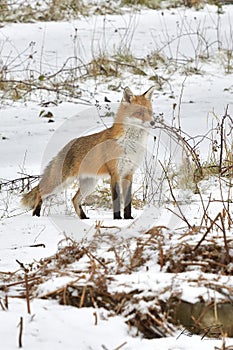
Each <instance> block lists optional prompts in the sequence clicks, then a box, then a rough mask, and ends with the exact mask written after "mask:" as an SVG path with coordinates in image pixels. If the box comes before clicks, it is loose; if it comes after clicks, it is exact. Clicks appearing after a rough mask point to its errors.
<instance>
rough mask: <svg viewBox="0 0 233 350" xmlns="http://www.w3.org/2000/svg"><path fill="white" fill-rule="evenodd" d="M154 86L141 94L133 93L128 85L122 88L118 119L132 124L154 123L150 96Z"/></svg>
mask: <svg viewBox="0 0 233 350" xmlns="http://www.w3.org/2000/svg"><path fill="white" fill-rule="evenodd" d="M154 89H155V87H154V86H152V87H151V88H150V89H149V90H147V91H146V92H145V93H144V94H142V95H134V94H133V92H132V91H131V90H130V88H129V87H126V88H125V89H124V93H123V98H122V101H121V105H120V108H119V111H118V120H119V121H120V122H123V123H129V124H132V125H135V124H136V125H144V126H146V125H148V126H149V125H154V120H153V112H152V104H151V98H152V95H153V92H154Z"/></svg>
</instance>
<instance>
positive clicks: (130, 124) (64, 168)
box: [22, 88, 154, 219]
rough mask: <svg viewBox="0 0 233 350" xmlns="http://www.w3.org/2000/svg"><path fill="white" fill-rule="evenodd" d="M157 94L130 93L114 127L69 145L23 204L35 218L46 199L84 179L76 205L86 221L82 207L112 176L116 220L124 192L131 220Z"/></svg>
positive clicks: (53, 161) (126, 95) (126, 93)
mask: <svg viewBox="0 0 233 350" xmlns="http://www.w3.org/2000/svg"><path fill="white" fill-rule="evenodd" d="M153 89H154V88H150V89H149V90H148V91H146V92H145V93H144V94H143V95H140V96H134V95H133V93H132V92H131V90H130V89H129V88H126V89H125V90H124V95H123V99H122V102H121V104H120V107H119V109H118V112H117V114H116V117H115V120H114V123H113V125H112V126H111V127H110V128H108V129H106V130H103V131H100V132H98V133H95V134H92V135H88V136H83V137H80V138H76V139H74V140H72V141H70V142H69V143H68V144H67V145H65V146H64V147H63V148H62V149H61V150H60V152H59V153H58V154H57V156H56V157H55V158H54V159H52V160H51V162H50V163H49V164H48V166H47V167H46V168H45V171H44V173H43V176H42V179H41V181H40V183H39V185H38V186H36V187H35V188H33V189H32V191H30V192H29V193H27V194H24V196H23V199H22V203H23V205H25V206H27V207H29V208H31V209H33V215H36V216H40V209H41V205H42V200H43V199H44V198H46V197H47V196H49V195H50V194H52V193H53V192H55V191H57V190H58V189H59V188H60V187H64V186H67V184H69V183H71V182H72V181H73V180H74V179H75V178H79V183H80V186H79V190H78V192H77V193H76V194H75V196H74V198H73V204H74V208H75V211H76V213H77V214H78V216H79V217H80V218H86V215H85V213H84V211H83V209H82V207H81V202H82V200H83V199H84V198H85V197H86V195H88V194H90V193H91V192H92V191H93V189H94V185H95V182H96V181H97V179H98V177H100V176H110V178H111V189H112V199H113V211H114V218H116V219H119V218H121V214H120V194H121V190H122V192H123V198H124V217H125V218H126V219H128V218H131V185H132V175H133V173H134V171H135V170H136V167H137V164H136V163H137V162H138V159H137V157H138V158H140V159H139V161H141V158H142V156H143V152H144V143H145V142H146V139H147V135H148V133H147V131H145V130H144V126H145V125H146V126H147V127H148V125H149V123H152V122H153V117H152V106H151V96H152V93H153ZM138 149H139V151H138ZM137 153H139V156H138V154H137ZM134 163H135V164H134ZM127 202H128V203H127Z"/></svg>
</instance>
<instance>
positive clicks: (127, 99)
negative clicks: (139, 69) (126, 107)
mask: <svg viewBox="0 0 233 350" xmlns="http://www.w3.org/2000/svg"><path fill="white" fill-rule="evenodd" d="M133 98H134V94H133V93H132V91H131V90H130V88H128V86H127V87H126V88H125V90H124V93H123V98H122V102H128V103H131V102H132V100H133Z"/></svg>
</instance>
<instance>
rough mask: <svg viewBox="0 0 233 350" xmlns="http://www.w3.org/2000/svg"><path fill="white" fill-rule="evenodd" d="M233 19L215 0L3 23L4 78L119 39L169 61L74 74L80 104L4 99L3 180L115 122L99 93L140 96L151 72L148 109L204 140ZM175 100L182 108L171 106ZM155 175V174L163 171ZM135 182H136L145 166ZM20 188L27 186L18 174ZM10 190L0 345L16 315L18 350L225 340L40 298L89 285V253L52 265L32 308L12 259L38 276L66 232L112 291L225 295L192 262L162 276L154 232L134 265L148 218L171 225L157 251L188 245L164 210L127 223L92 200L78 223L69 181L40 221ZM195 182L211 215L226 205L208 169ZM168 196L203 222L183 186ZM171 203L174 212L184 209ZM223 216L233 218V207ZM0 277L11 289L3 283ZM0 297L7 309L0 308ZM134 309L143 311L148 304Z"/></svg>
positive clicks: (5, 198) (204, 345) (221, 101)
mask: <svg viewBox="0 0 233 350" xmlns="http://www.w3.org/2000/svg"><path fill="white" fill-rule="evenodd" d="M232 20H233V6H231V5H229V6H223V13H222V14H217V9H216V7H215V6H206V7H205V8H204V9H202V10H199V11H194V10H193V9H185V8H177V9H171V10H164V11H153V10H145V9H144V10H142V11H140V12H136V13H133V12H130V11H126V13H125V15H107V16H91V17H85V18H83V19H79V20H72V21H69V22H68V21H67V22H51V23H38V22H37V23H30V24H29V23H28V24H22V23H14V24H5V25H4V26H3V27H2V28H1V29H0V46H1V50H0V58H1V60H0V62H1V65H2V67H4V66H7V69H8V73H7V77H8V79H9V77H11V75H12V79H25V78H26V75H27V74H28V72H30V71H31V72H32V73H33V74H37V75H38V77H39V76H41V75H42V74H44V75H46V74H47V75H49V74H53V72H55V71H57V70H59V69H60V68H61V67H62V66H63V64H64V62H66V60H67V59H68V58H69V57H74V56H75V57H79V59H80V61H81V62H85V63H87V62H89V61H90V60H91V59H93V57H95V56H98V55H99V53H100V52H101V53H103V52H104V53H105V52H106V53H107V54H109V55H110V54H113V53H114V52H116V51H118V52H119V50H120V49H121V50H122V48H124V47H127V48H128V49H130V51H131V52H132V53H133V55H135V56H136V57H137V58H145V57H146V56H147V55H150V54H151V53H152V52H153V51H156V52H159V53H160V54H161V55H163V57H166V59H167V64H166V65H162V64H161V65H158V68H157V69H155V68H153V67H151V68H149V70H147V76H144V75H133V74H132V73H129V72H126V73H125V74H124V76H123V77H120V78H111V79H108V80H107V81H104V80H103V79H102V78H100V77H97V78H95V79H94V78H89V79H86V80H83V81H80V87H81V89H82V91H83V95H82V97H81V98H80V100H76V101H74V100H71V101H68V100H67V101H63V102H62V103H58V104H57V105H54V104H53V103H52V101H51V100H53V97H51V95H50V93H49V92H46V93H45V92H39V93H37V94H34V95H33V94H32V97H31V99H30V98H28V97H27V98H26V99H25V100H23V99H22V100H21V101H18V102H16V101H14V102H10V101H9V100H5V99H4V100H3V101H2V106H1V109H0V180H1V182H2V183H3V184H5V182H6V180H13V179H18V178H20V177H23V176H24V174H30V175H39V174H41V172H42V170H43V168H44V166H45V165H46V164H47V162H48V161H49V160H50V159H51V157H53V156H54V155H56V153H57V151H58V150H59V149H60V148H61V147H62V146H63V145H64V144H65V143H66V142H68V141H69V140H70V139H72V138H74V137H77V136H78V135H83V134H86V133H91V132H95V131H97V130H99V129H102V128H104V127H105V126H104V125H105V124H111V122H112V119H111V117H110V118H109V117H103V118H100V116H99V111H98V109H97V108H96V106H94V104H95V103H96V100H98V101H99V103H100V105H101V106H105V105H104V98H105V97H107V98H108V99H109V100H110V101H111V102H112V103H113V104H112V105H111V108H113V110H115V109H116V105H115V104H114V103H118V102H119V101H120V99H121V96H122V87H125V86H127V85H128V86H130V87H131V88H132V90H133V91H135V93H141V92H144V91H145V90H146V89H147V88H148V87H150V86H151V85H153V84H154V83H153V81H150V80H149V79H148V77H149V76H154V75H156V74H157V75H158V76H159V77H160V78H161V79H162V77H163V79H165V83H164V84H163V89H162V90H159V89H157V90H156V92H155V96H154V98H153V108H154V113H155V115H156V116H157V115H159V114H161V113H162V114H163V117H164V119H165V121H166V123H167V124H169V125H171V124H172V125H175V126H179V125H180V126H181V128H182V130H183V131H185V132H187V133H188V134H189V135H191V136H193V137H195V136H198V137H199V139H201V135H205V134H206V132H207V131H208V130H209V129H210V128H211V127H212V124H213V125H216V124H217V122H218V118H219V120H220V119H221V117H222V116H223V115H224V113H225V111H226V108H227V106H228V114H231V113H232V107H233V106H232V105H233V103H232V101H233V100H232V93H233V82H232V72H233V68H232V67H233V58H232V57H230V56H229V55H230V54H232V50H233V44H232V27H231V23H232ZM76 29H77V30H76ZM228 51H229V55H228V56H227V55H226V52H228ZM208 55H209V56H210V58H209V57H208ZM29 56H30V57H31V58H30V59H29ZM227 57H228V59H229V61H227ZM147 69H148V68H147ZM227 70H229V72H228V73H226V71H227ZM119 81H120V88H119V89H116V91H111V90H110V89H109V85H110V83H111V84H112V85H113V84H114V85H116V86H117V85H119ZM157 88H158V86H157ZM50 98H51V100H50ZM45 101H46V102H48V101H50V103H47V105H46V106H44V105H42V102H45ZM174 104H176V106H178V107H176V108H175V107H174ZM105 108H108V107H103V109H104V110H105ZM42 111H43V113H44V111H45V112H48V111H49V112H51V113H52V114H53V117H52V118H50V119H52V122H51V120H49V119H48V118H46V117H42V116H41V112H42ZM159 130H160V129H155V130H151V138H150V143H149V147H150V149H149V150H148V153H149V154H151V153H152V155H155V154H156V155H157V151H158V157H159V160H160V161H161V162H163V161H165V160H164V158H163V153H164V154H165V153H166V151H167V148H166V147H167V142H168V139H167V137H166V135H165V134H164V135H163V131H162V132H161V134H160V131H159ZM154 135H156V136H157V140H158V139H159V140H160V141H161V145H160V148H159V147H158V146H156V149H155V150H153V146H152V144H153V136H154ZM229 137H230V136H229ZM199 139H198V140H199ZM172 147H175V146H174V145H172ZM199 152H200V159H201V161H202V162H204V161H206V160H207V159H208V156H209V152H210V150H209V142H202V143H201V144H200V150H199ZM172 156H173V157H174V159H173V160H174V163H179V162H180V161H181V158H182V148H180V147H178V148H177V149H175V151H174V149H173V154H172ZM158 164H159V162H158ZM156 174H160V173H159V171H158V173H156ZM160 175H161V174H160ZM158 176H159V175H158ZM138 179H139V181H140V179H141V177H140V172H139V174H138ZM25 181H26V180H25ZM18 184H19V186H21V185H22V183H21V182H20V181H19V183H18ZM18 184H17V183H16V187H17V186H18ZM13 185H14V184H13ZM10 186H11V184H9V185H8V186H6V185H2V190H1V192H0V200H1V203H0V302H1V303H0V325H1V326H0V348H1V349H4V350H5V349H6V350H11V349H16V348H17V347H18V336H19V327H18V324H19V321H20V317H23V336H22V341H23V348H25V349H33V350H34V349H37V348H38V349H41V348H43V349H45V350H47V349H65V348H68V349H71V350H72V349H80V350H87V349H93V350H98V349H108V350H110V349H124V350H132V349H134V350H136V349H140V350H141V349H148V350H150V349H153V350H154V349H161V350H168V349H169V350H191V349H197V348H198V349H200V350H202V349H205V350H206V349H207V350H208V349H210V350H212V349H214V348H215V347H216V348H221V346H222V340H221V339H220V340H218V339H209V338H208V337H206V339H205V338H204V339H201V337H200V336H197V335H192V336H190V334H189V336H188V335H187V334H182V335H181V336H179V335H180V333H181V332H182V330H183V328H182V327H180V328H179V329H176V330H175V331H174V334H173V336H169V337H167V338H161V339H145V338H143V337H142V335H140V334H139V335H136V332H135V329H131V328H130V327H129V326H128V325H127V323H126V317H124V316H123V315H112V314H111V313H110V312H109V311H107V310H105V309H104V308H97V307H95V308H94V307H90V308H86V307H85V308H75V307H71V306H64V305H63V306H61V305H59V303H58V301H55V300H43V299H40V297H41V296H43V295H45V294H47V293H50V292H52V291H55V290H56V289H58V288H60V287H64V286H65V285H67V283H71V282H72V281H74V280H77V278H81V282H80V283H81V285H83V284H85V283H88V281H89V282H90V280H91V271H90V261H89V260H88V259H87V257H83V258H81V259H80V260H78V261H77V262H76V263H73V264H72V265H71V267H70V269H69V268H68V270H67V269H65V268H64V271H63V274H64V276H63V277H61V276H59V274H58V273H57V272H56V273H54V275H53V274H51V275H47V276H44V279H42V282H41V285H40V286H39V287H35V288H34V289H33V297H34V298H33V300H32V301H31V314H30V315H29V314H28V313H27V306H26V301H25V300H24V299H20V298H19V295H20V293H21V292H22V289H20V288H21V287H22V286H21V287H19V289H17V287H14V286H12V287H10V286H9V285H10V282H11V280H12V283H13V282H16V277H17V276H20V274H21V275H23V272H22V270H20V265H19V262H20V263H21V264H23V265H24V266H26V267H27V268H29V270H30V272H33V271H34V270H35V269H36V266H37V264H38V265H40V262H41V259H43V258H47V257H50V256H53V255H54V254H56V252H57V249H58V246H59V244H61V242H63V241H66V240H67V239H69V238H70V239H72V240H75V241H76V242H78V243H80V247H82V246H85V247H88V249H89V248H90V249H92V250H91V251H92V253H93V251H94V250H93V249H95V252H96V256H97V257H101V258H103V259H104V260H103V261H104V262H105V264H106V266H107V275H108V277H109V278H110V277H111V278H112V279H110V280H111V282H109V286H108V287H109V290H111V291H114V292H120V291H125V292H132V291H133V290H137V289H139V290H141V291H142V293H144V294H145V295H146V296H147V295H148V294H147V293H149V292H150V293H154V294H156V293H157V295H158V297H159V296H160V297H161V298H162V299H163V300H164V301H165V302H166V300H167V299H166V297H167V294H166V292H165V291H164V290H165V289H166V287H167V286H170V285H171V284H172V285H173V287H174V290H175V291H177V293H181V295H183V297H184V298H185V300H188V301H190V302H192V301H193V302H195V301H197V300H198V298H199V297H202V298H203V299H204V300H206V301H210V300H212V298H215V297H216V298H218V297H219V299H221V295H217V296H216V294H215V293H213V294H211V290H210V289H209V288H208V286H207V285H204V284H203V283H202V282H200V281H204V280H205V279H206V280H208V279H209V280H213V279H214V278H215V277H214V275H211V274H204V273H203V274H202V272H201V271H200V270H197V271H195V267H194V268H192V269H190V271H188V272H185V273H184V274H173V273H167V272H166V271H165V267H166V266H165V267H164V269H163V268H162V269H160V267H161V266H159V264H158V250H157V248H158V246H156V244H157V243H158V242H157V241H156V240H155V237H152V236H151V237H152V238H153V239H152V241H150V240H149V241H148V242H149V245H151V246H150V247H149V248H148V249H147V248H146V250H145V254H148V261H147V262H146V263H145V264H143V265H142V266H141V267H139V266H138V267H136V268H135V267H132V256H131V254H132V255H133V252H135V251H136V248H137V244H138V242H144V243H145V242H146V243H145V244H146V247H147V245H148V242H147V236H146V235H145V234H144V233H145V232H146V231H148V230H149V229H151V228H153V227H155V226H164V227H166V229H165V233H163V234H164V236H163V239H164V242H163V244H164V249H170V248H171V247H172V246H175V245H177V244H178V243H179V242H180V241H182V240H184V242H185V239H186V238H185V236H184V237H183V236H182V232H186V233H187V229H186V231H185V228H184V226H185V222H184V220H182V219H181V218H179V217H178V216H177V215H175V214H173V212H171V211H169V210H167V208H165V207H159V208H158V207H157V206H154V205H153V204H152V203H150V205H148V206H146V207H145V208H144V210H141V209H139V208H137V209H135V210H134V216H135V220H134V221H131V222H128V221H127V222H125V221H123V220H122V222H116V221H113V220H112V219H111V210H110V209H106V208H92V207H88V208H87V210H88V214H90V217H91V219H90V220H87V221H85V222H83V221H82V222H81V221H80V220H79V219H78V218H77V217H76V216H75V214H74V212H73V210H72V208H71V206H70V197H71V193H72V192H73V190H72V189H71V190H69V191H68V192H67V193H66V194H64V196H65V197H62V199H64V198H65V201H62V205H61V206H59V205H58V204H59V203H57V202H56V200H55V202H54V203H55V204H53V200H54V199H52V202H51V203H48V204H47V207H46V208H45V209H44V210H43V214H44V215H42V216H41V217H40V218H37V217H36V218H35V217H32V216H31V213H30V212H25V210H24V209H23V208H21V207H20V197H21V193H20V189H17V190H15V189H14V190H11V188H10ZM137 188H140V183H139V184H138V183H137V184H135V189H137ZM162 189H164V188H163V187H162ZM200 189H201V191H202V194H203V197H202V200H203V201H204V203H208V200H209V198H210V194H211V199H212V200H213V201H212V202H211V205H210V206H209V208H208V210H209V214H210V215H211V217H212V218H214V217H215V216H216V215H217V214H218V212H219V211H221V210H222V209H223V206H222V203H221V199H223V197H224V198H225V199H229V198H230V199H231V198H232V193H231V189H229V186H228V185H224V184H221V186H220V185H219V181H217V180H216V179H215V178H214V177H212V178H211V179H210V180H208V181H203V182H201V184H200ZM175 193H176V195H177V200H178V202H179V203H181V204H180V208H182V212H183V214H184V215H185V217H187V218H188V220H189V222H190V223H191V224H196V225H198V224H200V221H201V218H202V215H203V212H202V209H203V208H202V204H203V203H201V199H200V196H199V195H197V194H194V193H193V192H192V191H191V190H190V189H185V190H184V188H178V189H177V188H176V190H175ZM165 197H166V194H165ZM163 200H164V201H165V199H164V198H163ZM64 203H65V204H64ZM170 204H171V203H170ZM168 206H169V205H168ZM171 208H172V210H173V211H175V212H176V214H179V210H178V209H179V208H178V209H177V207H172V206H171V207H170V209H171ZM229 213H230V214H231V215H232V207H230V208H229ZM178 228H179V229H180V230H178ZM182 229H183V230H184V231H182ZM176 233H177V236H176ZM227 234H228V235H229V239H231V234H232V231H229V232H228V231H227ZM212 235H213V239H216V240H221V232H220V233H219V232H214V233H212ZM202 236H203V231H201V232H196V233H194V231H193V234H192V235H189V236H188V238H187V240H188V241H193V242H194V244H197V243H198V242H199V241H200V239H201V238H202ZM113 247H114V249H115V253H114V254H115V255H114V254H113V251H114V250H113ZM153 247H154V248H153ZM153 249H154V250H153ZM127 254H128V255H127ZM119 257H121V259H122V261H123V262H124V263H125V264H126V265H125V266H127V267H128V268H129V266H130V269H131V270H130V273H129V271H128V272H127V271H126V270H127V269H125V270H124V269H123V267H120V265H119V261H118V259H119ZM86 259H87V260H86ZM90 260H91V259H90ZM96 264H97V267H96V269H99V271H100V272H101V273H103V271H102V270H103V266H102V267H101V266H100V265H101V264H100V265H98V261H97V263H96ZM130 264H131V265H130ZM21 267H22V265H21ZM101 268H102V270H101ZM118 269H119V270H118ZM77 271H79V272H77ZM82 276H84V277H82ZM216 276H217V274H216ZM202 277H203V278H202ZM218 277H219V280H217V277H216V283H219V284H221V285H222V284H225V285H226V286H229V288H232V286H233V281H232V278H231V277H229V276H228V277H226V276H225V277H224V276H223V277H221V276H218ZM221 278H223V279H221ZM190 280H191V281H195V282H193V283H194V284H193V286H194V287H193V288H192V287H190V285H189V284H188V281H190ZM198 284H199V285H198ZM6 285H8V286H9V289H5V287H4V286H6ZM6 294H7V295H8V303H9V307H8V310H5V307H4V305H5V304H4V303H5V302H4V298H5V295H6ZM139 306H140V307H141V308H142V309H143V305H141V304H140V305H139ZM144 308H146V307H145V306H144ZM96 315H97V316H96ZM96 319H97V322H96ZM95 323H97V324H95ZM132 328H133V327H132ZM226 344H229V345H232V344H233V340H231V339H227V340H226Z"/></svg>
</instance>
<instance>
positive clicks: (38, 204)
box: [32, 193, 42, 216]
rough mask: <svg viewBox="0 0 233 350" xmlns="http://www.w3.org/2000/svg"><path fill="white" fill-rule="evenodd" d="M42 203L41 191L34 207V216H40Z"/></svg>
mask: <svg viewBox="0 0 233 350" xmlns="http://www.w3.org/2000/svg"><path fill="white" fill-rule="evenodd" d="M41 205H42V198H41V195H40V193H38V195H37V198H36V201H35V205H34V208H33V212H32V216H40V211H41Z"/></svg>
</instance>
